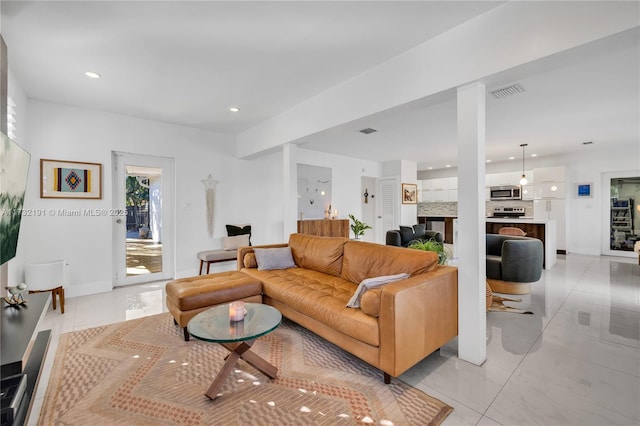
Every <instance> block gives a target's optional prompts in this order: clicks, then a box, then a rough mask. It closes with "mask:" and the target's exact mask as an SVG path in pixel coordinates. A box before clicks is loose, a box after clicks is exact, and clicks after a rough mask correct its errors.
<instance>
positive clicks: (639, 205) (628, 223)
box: [609, 177, 640, 252]
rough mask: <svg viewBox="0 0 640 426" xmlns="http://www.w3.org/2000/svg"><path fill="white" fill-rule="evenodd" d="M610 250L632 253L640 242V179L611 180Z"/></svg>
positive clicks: (618, 178) (621, 178)
mask: <svg viewBox="0 0 640 426" xmlns="http://www.w3.org/2000/svg"><path fill="white" fill-rule="evenodd" d="M609 189H610V206H609V219H610V220H609V249H610V250H613V251H622V252H625V251H626V252H632V251H633V249H634V246H635V243H636V242H637V241H640V177H616V178H612V179H610V186H609Z"/></svg>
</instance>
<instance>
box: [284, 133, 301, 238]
mask: <svg viewBox="0 0 640 426" xmlns="http://www.w3.org/2000/svg"><path fill="white" fill-rule="evenodd" d="M297 149H298V146H297V145H295V144H292V143H287V144H285V145H284V146H283V147H282V168H283V173H282V176H283V181H282V184H283V191H282V194H283V197H282V233H283V238H284V239H283V242H287V241H289V235H290V234H293V233H295V232H297V230H298V155H297Z"/></svg>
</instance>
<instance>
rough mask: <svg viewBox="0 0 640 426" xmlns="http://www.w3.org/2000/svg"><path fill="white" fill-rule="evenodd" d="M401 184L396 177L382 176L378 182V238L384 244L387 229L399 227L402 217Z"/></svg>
mask: <svg viewBox="0 0 640 426" xmlns="http://www.w3.org/2000/svg"><path fill="white" fill-rule="evenodd" d="M399 186H400V184H399V183H398V181H397V179H395V178H382V179H378V182H377V192H378V193H377V194H376V195H377V197H376V198H377V201H376V203H377V204H376V210H377V212H378V213H377V216H376V228H377V231H376V240H377V242H379V243H380V244H384V242H385V240H386V235H387V231H389V230H391V229H398V218H399V217H400V193H399V191H398V187H399Z"/></svg>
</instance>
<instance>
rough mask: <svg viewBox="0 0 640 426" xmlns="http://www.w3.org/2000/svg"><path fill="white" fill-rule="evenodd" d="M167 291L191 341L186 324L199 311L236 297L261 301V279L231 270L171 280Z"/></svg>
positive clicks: (173, 311)
mask: <svg viewBox="0 0 640 426" xmlns="http://www.w3.org/2000/svg"><path fill="white" fill-rule="evenodd" d="M166 293H167V299H166V303H167V308H168V309H169V312H171V315H173V319H174V321H175V323H176V324H177V325H179V326H180V327H182V329H183V332H184V340H185V341H188V340H189V332H188V331H187V324H188V323H189V321H190V320H191V318H193V317H194V316H196V315H197V314H199V313H200V312H202V311H204V310H207V309H209V308H210V307H212V306H216V305H220V304H224V303H229V302H233V301H235V300H241V301H243V302H251V303H262V282H261V281H260V280H258V279H256V278H252V277H250V276H249V275H246V274H244V273H242V272H238V271H228V272H220V273H217V274H210V275H198V276H196V277H190V278H181V279H179V280H174V281H169V282H168V283H167V286H166Z"/></svg>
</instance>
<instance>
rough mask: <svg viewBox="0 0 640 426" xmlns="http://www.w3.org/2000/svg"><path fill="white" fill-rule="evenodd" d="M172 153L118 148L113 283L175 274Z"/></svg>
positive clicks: (133, 281)
mask: <svg viewBox="0 0 640 426" xmlns="http://www.w3.org/2000/svg"><path fill="white" fill-rule="evenodd" d="M171 182H173V159H170V158H162V157H154V156H144V155H134V154H125V153H114V208H115V209H118V210H121V211H122V212H123V213H125V212H126V215H124V214H123V215H121V216H119V217H118V218H116V219H115V221H114V233H113V237H114V238H113V246H114V263H115V271H114V274H115V277H114V278H115V279H114V282H115V285H116V286H121V285H128V284H137V283H143V282H150V281H158V280H163V279H169V278H172V277H173V275H174V270H173V265H174V260H173V250H172V247H173V218H172V209H171V205H172V204H173V201H172V200H173V188H172V185H171V184H170V183H171Z"/></svg>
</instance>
